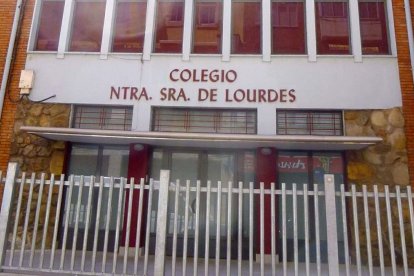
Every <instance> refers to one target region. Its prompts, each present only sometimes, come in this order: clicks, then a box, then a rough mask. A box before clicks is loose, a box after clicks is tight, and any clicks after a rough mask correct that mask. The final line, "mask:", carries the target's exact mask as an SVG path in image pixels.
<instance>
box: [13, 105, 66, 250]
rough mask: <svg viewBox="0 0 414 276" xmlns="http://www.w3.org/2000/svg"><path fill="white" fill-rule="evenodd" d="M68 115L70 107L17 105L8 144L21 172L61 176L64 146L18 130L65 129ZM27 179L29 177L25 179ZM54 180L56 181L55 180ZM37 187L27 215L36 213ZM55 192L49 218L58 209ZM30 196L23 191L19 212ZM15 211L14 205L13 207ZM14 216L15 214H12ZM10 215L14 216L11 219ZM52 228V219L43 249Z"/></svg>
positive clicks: (20, 230)
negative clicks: (38, 127)
mask: <svg viewBox="0 0 414 276" xmlns="http://www.w3.org/2000/svg"><path fill="white" fill-rule="evenodd" d="M69 116H70V106H68V105H59V104H44V103H43V104H40V103H31V102H29V101H27V100H25V101H23V102H22V103H20V104H19V105H18V108H17V111H16V122H15V125H14V129H13V138H12V141H11V144H12V145H11V150H10V153H11V154H10V155H11V157H10V161H12V162H17V163H18V164H19V168H20V172H28V173H33V172H35V173H38V174H39V173H45V174H46V175H45V177H46V179H49V178H50V174H55V175H56V176H59V175H60V174H62V173H63V164H64V156H65V143H64V142H59V141H49V140H47V139H44V138H41V137H38V136H35V135H31V134H27V133H25V132H22V131H21V130H20V127H21V126H23V125H25V126H42V127H68V126H69ZM27 178H30V176H27ZM36 179H40V175H37V177H36ZM57 179H59V178H58V177H57ZM47 187H48V186H46V189H45V190H44V192H43V196H42V199H41V204H42V205H41V211H40V216H39V227H38V235H37V238H36V244H37V246H39V245H40V243H41V238H42V234H39V233H43V227H44V226H43V223H44V221H45V215H46V204H47V202H46V201H47V196H48V195H47V191H48V189H47ZM38 190H39V185H36V186H35V187H34V191H35V192H34V194H33V198H32V201H31V203H30V204H31V207H30V213H31V214H34V213H35V210H36V204H37V201H38ZM57 192H58V189H57V187H56V189H55V190H54V191H53V197H52V203H51V210H50V217H52V218H53V217H55V214H56V213H55V212H56V206H57ZM28 197H29V187H28V185H27V187H26V188H25V190H24V194H23V204H22V208H23V209H22V210H26V206H27V202H28V200H27V199H28ZM14 208H16V206H15V207H14ZM14 216H15V212H14ZM14 216H13V217H14ZM24 220H25V217H23V216H20V217H19V227H18V233H17V246H18V248H19V246H20V243H21V237H22V234H23V225H24ZM34 220H35V216H34V215H32V216H30V218H29V224H28V226H29V228H28V234H27V240H26V245H27V246H29V245H31V244H32V234H33V232H34V231H33V225H34V224H35V221H34ZM53 228H54V220H51V221H50V223H49V227H48V233H49V235H48V236H47V240H46V246H47V248H49V247H50V246H51V239H52V235H51V233H53Z"/></svg>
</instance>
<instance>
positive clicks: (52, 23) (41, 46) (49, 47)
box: [35, 0, 65, 51]
mask: <svg viewBox="0 0 414 276" xmlns="http://www.w3.org/2000/svg"><path fill="white" fill-rule="evenodd" d="M64 5H65V2H64V1H62V0H57V1H43V2H42V7H41V12H40V18H39V26H38V30H37V38H36V43H35V50H37V51H57V49H58V45H59V35H60V28H61V26H62V16H63V7H64Z"/></svg>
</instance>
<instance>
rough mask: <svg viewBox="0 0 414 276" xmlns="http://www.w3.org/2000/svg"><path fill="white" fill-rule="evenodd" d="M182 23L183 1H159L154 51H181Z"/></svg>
mask: <svg viewBox="0 0 414 276" xmlns="http://www.w3.org/2000/svg"><path fill="white" fill-rule="evenodd" d="M183 23H184V2H183V1H166V0H163V1H159V2H158V8H157V23H156V33H155V49H154V52H156V53H181V50H182V45H183Z"/></svg>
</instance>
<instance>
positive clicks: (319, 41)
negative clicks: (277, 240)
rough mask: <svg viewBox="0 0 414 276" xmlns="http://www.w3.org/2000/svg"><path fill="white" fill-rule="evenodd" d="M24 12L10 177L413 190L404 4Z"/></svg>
mask: <svg viewBox="0 0 414 276" xmlns="http://www.w3.org/2000/svg"><path fill="white" fill-rule="evenodd" d="M6 2H7V1H6ZM9 2H10V3H13V2H14V1H9ZM7 3H8V2H7ZM24 4H25V10H24V13H23V16H22V18H23V20H22V21H21V25H20V29H21V36H20V38H19V40H18V43H17V45H16V46H17V47H16V59H15V60H14V61H13V64H14V67H13V70H12V71H11V81H10V82H9V88H8V91H10V92H9V95H12V97H15V98H16V99H19V102H18V103H17V104H8V101H9V100H10V99H8V98H7V97H6V100H5V105H4V108H3V115H2V125H1V135H2V136H1V137H2V139H4V143H5V144H2V147H1V151H2V152H1V154H0V157H1V158H2V159H1V162H2V163H1V166H2V167H1V168H2V169H4V168H5V166H6V162H8V161H9V160H12V161H17V162H18V163H19V164H20V165H21V168H22V170H25V171H36V172H47V173H55V174H61V173H65V174H77V175H95V176H97V177H99V176H115V177H122V176H124V177H135V178H146V179H147V178H155V179H157V178H159V171H160V169H169V170H171V175H172V178H173V179H182V180H185V179H189V180H192V181H195V180H201V181H202V183H206V181H208V180H210V181H213V182H214V181H223V183H226V182H228V181H232V182H238V181H243V182H245V183H248V182H250V181H253V182H256V183H258V182H265V185H270V183H271V182H275V183H276V185H280V183H287V185H292V183H313V182H321V181H322V177H323V174H325V173H332V174H334V175H335V179H336V183H338V184H340V183H346V184H348V183H356V184H360V185H361V184H368V185H373V184H380V185H386V184H388V185H402V186H407V185H410V173H411V175H412V176H414V175H413V173H414V172H413V170H411V171H410V170H409V168H410V167H411V168H412V167H414V153H413V152H412V151H413V150H414V146H411V145H412V144H413V143H414V139H412V138H414V137H413V136H414V115H413V111H412V110H414V109H413V108H414V89H413V74H412V69H411V68H412V66H411V61H410V57H411V56H410V54H414V53H412V52H410V48H409V46H410V43H409V40H410V36H409V35H408V32H407V30H408V29H407V21H406V12H405V10H404V2H403V1H401V0H398V1H394V2H393V3H391V1H387V0H383V1H380V0H379V1H362V0H361V1H356V0H355V1H353V0H349V1H345V0H343V1H342V0H332V1H318V0H315V1H300V0H298V1H279V0H276V1H271V0H263V1H255V0H246V1H207V0H200V1H194V2H192V1H179V0H177V1H155V0H147V1H145V0H128V1H124V0H118V1H115V0H106V1H105V0H65V1H64V0H36V1H35V0H27V1H26V2H24ZM2 5H3V4H2ZM10 5H11V4H10ZM11 6H13V5H11ZM5 7H6V6H5ZM10 9H11V7H10ZM5 10H6V9H5ZM1 12H3V10H2V11H1ZM2 18H3V17H2ZM409 28H411V29H412V26H409ZM411 39H412V38H411ZM0 42H1V43H3V42H4V40H3V39H0ZM1 51H3V47H1ZM1 53H3V52H1ZM0 57H2V56H0ZM22 69H24V70H25V73H26V74H25V75H24V76H23V77H22V78H20V70H22ZM19 80H20V83H21V82H22V81H23V82H27V83H28V85H27V87H24V89H23V90H20V88H19V87H18V82H19ZM16 107H17V109H16ZM8 116H9V117H8ZM12 132H13V137H11V135H12ZM33 134H35V135H33ZM3 135H4V137H5V138H3ZM7 135H8V136H7ZM2 141H3V140H2ZM2 143H3V142H2ZM7 143H10V146H7V145H8V144H7ZM3 145H5V146H3ZM3 151H4V153H3ZM412 179H413V177H411V183H412V181H413V180H412ZM133 204H134V205H136V206H137V204H138V202H134V203H133ZM268 204H269V203H268ZM72 205H73V206H74V204H72ZM245 221H247V220H245ZM247 227H248V226H247ZM266 229H267V228H266ZM266 231H267V230H266ZM265 235H266V237H268V235H267V233H265ZM266 239H267V238H266ZM133 243H134V241H133V240H131V244H133ZM266 250H268V249H266Z"/></svg>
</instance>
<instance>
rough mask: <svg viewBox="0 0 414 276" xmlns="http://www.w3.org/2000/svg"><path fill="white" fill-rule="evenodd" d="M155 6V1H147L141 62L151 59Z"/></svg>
mask: <svg viewBox="0 0 414 276" xmlns="http://www.w3.org/2000/svg"><path fill="white" fill-rule="evenodd" d="M155 5H156V0H147V18H146V21H145V38H144V48H143V52H142V59H143V60H150V59H151V52H152V43H153V41H154V29H155V28H154V25H155V20H156V17H155Z"/></svg>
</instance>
